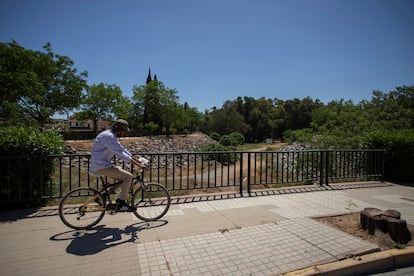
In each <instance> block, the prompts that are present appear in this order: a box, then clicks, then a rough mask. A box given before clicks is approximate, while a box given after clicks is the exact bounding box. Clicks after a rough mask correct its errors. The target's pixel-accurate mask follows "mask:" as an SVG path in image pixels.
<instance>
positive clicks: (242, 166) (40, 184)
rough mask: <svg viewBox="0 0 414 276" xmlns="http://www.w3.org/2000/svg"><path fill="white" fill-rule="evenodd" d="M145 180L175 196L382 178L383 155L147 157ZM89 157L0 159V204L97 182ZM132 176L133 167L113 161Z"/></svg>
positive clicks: (294, 153)
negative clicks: (164, 187)
mask: <svg viewBox="0 0 414 276" xmlns="http://www.w3.org/2000/svg"><path fill="white" fill-rule="evenodd" d="M140 156H143V157H145V158H147V159H149V160H150V164H151V165H150V167H149V169H148V170H147V172H146V173H145V180H146V181H149V182H159V183H161V184H163V185H165V186H166V187H168V189H169V190H170V191H171V193H172V194H173V195H181V194H187V193H189V192H190V193H191V192H192V191H194V190H202V191H217V192H221V191H233V192H238V193H240V195H241V196H244V195H250V192H251V189H259V188H276V187H279V186H281V185H287V184H317V185H329V183H332V182H339V181H342V182H347V181H352V180H356V179H359V180H371V179H380V180H382V179H383V175H384V158H385V152H384V150H305V151H261V152H239V151H235V152H187V153H145V154H142V155H140ZM89 163H90V155H88V154H70V155H49V156H47V157H36V156H30V157H21V156H0V168H1V173H0V202H5V201H9V202H10V201H33V200H39V199H42V200H44V199H53V198H60V197H62V196H63V195H64V194H65V193H66V192H68V191H69V190H71V189H73V188H76V187H80V186H90V187H95V188H97V187H98V186H99V181H98V179H97V178H96V177H93V176H91V175H89V174H88V170H89ZM114 163H115V164H116V165H119V166H121V167H123V168H125V169H127V170H129V171H131V172H133V171H134V168H133V167H132V165H131V164H129V163H125V162H122V161H119V160H118V159H114Z"/></svg>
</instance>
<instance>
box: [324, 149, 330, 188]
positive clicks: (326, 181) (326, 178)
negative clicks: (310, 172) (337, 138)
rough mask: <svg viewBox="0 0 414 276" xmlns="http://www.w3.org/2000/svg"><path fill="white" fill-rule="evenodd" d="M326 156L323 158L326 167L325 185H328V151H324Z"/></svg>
mask: <svg viewBox="0 0 414 276" xmlns="http://www.w3.org/2000/svg"><path fill="white" fill-rule="evenodd" d="M325 154H326V158H325V162H326V164H325V165H326V166H325V185H329V167H330V164H329V151H325Z"/></svg>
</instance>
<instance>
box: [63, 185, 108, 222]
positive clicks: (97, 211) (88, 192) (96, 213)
mask: <svg viewBox="0 0 414 276" xmlns="http://www.w3.org/2000/svg"><path fill="white" fill-rule="evenodd" d="M105 204H106V201H105V199H104V198H103V196H101V195H100V194H99V192H98V191H97V190H95V189H92V188H88V187H80V188H76V189H74V190H71V191H69V192H68V193H67V194H66V195H65V196H64V197H63V198H62V200H61V201H60V203H59V217H60V219H61V220H62V222H63V223H64V224H65V225H66V226H68V227H70V228H73V229H76V230H81V229H88V228H91V227H93V226H95V225H96V224H97V223H98V222H100V221H101V220H102V218H103V216H104V215H105Z"/></svg>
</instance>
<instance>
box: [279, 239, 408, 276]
mask: <svg viewBox="0 0 414 276" xmlns="http://www.w3.org/2000/svg"><path fill="white" fill-rule="evenodd" d="M411 265H414V246H409V247H406V248H404V249H390V250H386V251H381V252H375V253H371V254H367V255H362V256H357V257H353V258H352V259H345V260H341V261H337V262H333V263H327V264H321V265H315V266H312V267H308V268H304V269H301V270H296V271H292V272H289V273H286V274H284V275H287V276H293V275H296V276H305V275H306V276H310V275H330V276H332V275H355V274H365V273H373V272H377V271H384V270H391V269H395V268H400V267H406V266H411Z"/></svg>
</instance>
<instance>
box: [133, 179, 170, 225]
mask: <svg viewBox="0 0 414 276" xmlns="http://www.w3.org/2000/svg"><path fill="white" fill-rule="evenodd" d="M131 202H132V205H133V207H134V214H135V216H137V217H138V218H139V219H141V220H143V221H154V220H158V219H160V218H162V217H163V216H164V215H165V214H166V213H167V211H168V209H169V208H170V204H171V198H170V194H169V193H168V190H167V189H166V188H165V187H164V186H162V185H161V184H159V183H147V184H145V186H143V187H141V188H139V189H138V190H137V191H135V193H134V194H133V196H132V200H131Z"/></svg>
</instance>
